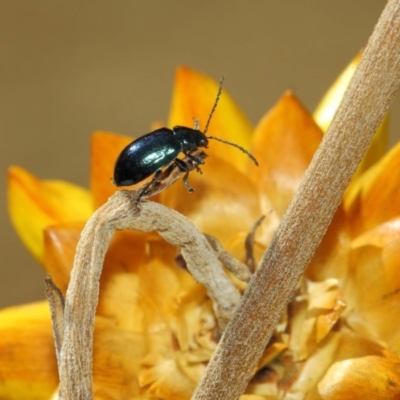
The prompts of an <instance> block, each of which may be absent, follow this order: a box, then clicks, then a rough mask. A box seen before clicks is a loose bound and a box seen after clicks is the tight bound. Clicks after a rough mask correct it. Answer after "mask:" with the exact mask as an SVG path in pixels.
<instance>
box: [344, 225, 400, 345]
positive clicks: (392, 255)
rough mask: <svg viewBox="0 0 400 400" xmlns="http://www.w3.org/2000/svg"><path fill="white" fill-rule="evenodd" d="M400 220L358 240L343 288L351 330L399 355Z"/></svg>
mask: <svg viewBox="0 0 400 400" xmlns="http://www.w3.org/2000/svg"><path fill="white" fill-rule="evenodd" d="M399 243H400V219H397V220H394V221H390V222H388V223H386V224H382V225H380V226H378V227H376V228H375V229H373V230H370V231H368V232H366V233H365V234H364V235H362V236H360V237H358V238H357V239H356V240H355V241H354V243H353V246H352V252H351V257H350V263H349V270H348V277H347V279H346V281H345V287H344V289H343V292H344V296H345V301H346V302H347V303H348V311H349V315H347V322H348V324H349V325H350V326H351V327H352V328H353V330H355V331H358V332H362V333H365V334H369V335H370V336H372V337H377V338H379V339H380V340H384V341H385V342H386V343H387V344H388V345H389V347H390V348H391V349H392V350H393V351H396V352H400V332H399V329H398V325H397V323H395V322H394V321H398V320H399V319H400V309H399V302H400V292H399V288H400V274H399V259H400V246H399Z"/></svg>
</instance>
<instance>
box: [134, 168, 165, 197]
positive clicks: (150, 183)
mask: <svg viewBox="0 0 400 400" xmlns="http://www.w3.org/2000/svg"><path fill="white" fill-rule="evenodd" d="M161 173H162V171H161V169H159V170H157V171H156V172H155V174H154V176H153V179H152V180H151V181H150V182H149V183H147V184H146V185H144V186H143V189H142V190H141V191H140V193H139V195H138V197H137V198H136V200H135V202H136V203H140V200H141V199H142V197H143V196H144V195H145V194H146V192H147V190H148V189H149V188H150V186H151V185H152V184H153V183H154V182H155V181H157V180H158V178H159V176H160V175H161Z"/></svg>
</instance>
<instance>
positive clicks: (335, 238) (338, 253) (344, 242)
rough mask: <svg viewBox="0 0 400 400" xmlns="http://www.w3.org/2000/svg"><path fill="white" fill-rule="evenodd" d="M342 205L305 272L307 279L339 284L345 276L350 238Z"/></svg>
mask: <svg viewBox="0 0 400 400" xmlns="http://www.w3.org/2000/svg"><path fill="white" fill-rule="evenodd" d="M348 225H349V224H348V221H347V216H346V214H345V212H344V210H343V205H342V204H340V206H339V207H338V209H337V211H336V213H335V215H334V217H333V219H332V222H331V224H330V225H329V228H328V230H327V232H326V233H325V235H324V237H323V238H322V241H321V243H320V245H319V246H318V248H317V251H316V252H315V254H314V256H313V258H312V259H311V262H310V264H309V266H308V267H307V270H306V276H307V278H309V279H311V280H314V281H323V280H325V279H328V278H336V279H338V280H339V281H340V282H341V281H342V280H343V279H344V278H345V277H346V275H347V268H348V265H347V263H348V258H349V253H350V248H351V236H350V232H349V231H350V229H349V226H348Z"/></svg>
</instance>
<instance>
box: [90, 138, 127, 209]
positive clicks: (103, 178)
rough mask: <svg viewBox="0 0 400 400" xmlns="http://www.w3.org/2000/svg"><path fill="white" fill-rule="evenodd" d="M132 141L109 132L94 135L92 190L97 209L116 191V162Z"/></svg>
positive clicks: (92, 146)
mask: <svg viewBox="0 0 400 400" xmlns="http://www.w3.org/2000/svg"><path fill="white" fill-rule="evenodd" d="M132 140H133V139H132V138H130V137H128V136H122V135H117V134H115V133H109V132H95V133H94V134H93V135H92V143H91V153H92V154H91V157H90V160H91V161H90V163H91V166H90V190H91V192H92V196H93V201H94V207H95V208H98V207H100V206H101V205H102V204H104V203H105V202H106V201H107V199H108V198H109V197H110V196H111V195H112V194H113V193H114V192H115V191H116V187H115V185H114V184H113V182H112V179H113V176H114V165H115V161H116V160H117V157H118V156H119V153H120V152H121V151H122V149H123V148H124V147H125V146H127V145H128V144H129V143H130V142H132Z"/></svg>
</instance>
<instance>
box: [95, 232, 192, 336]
mask: <svg viewBox="0 0 400 400" xmlns="http://www.w3.org/2000/svg"><path fill="white" fill-rule="evenodd" d="M175 255H176V249H175V248H173V247H171V246H169V245H168V244H166V243H165V242H164V241H163V240H160V239H159V238H158V237H156V236H153V237H152V236H149V234H144V233H140V232H127V231H123V232H117V233H116V235H115V237H114V240H113V241H112V243H111V246H110V248H109V250H108V252H107V255H106V259H105V262H104V269H103V273H102V277H101V282H100V287H101V289H102V290H101V293H100V299H99V305H98V308H97V314H99V315H102V316H105V317H108V318H112V319H113V320H114V321H115V323H116V324H117V326H118V327H120V328H123V329H126V330H128V331H130V332H136V333H142V332H143V331H145V330H150V331H152V332H157V331H159V330H163V329H165V328H166V327H167V326H168V323H169V320H170V319H171V318H172V317H174V316H175V314H176V304H177V301H178V299H179V297H180V296H182V295H184V294H185V293H186V292H187V291H190V290H191V289H192V287H193V286H194V285H196V284H195V282H194V281H193V278H192V277H191V275H190V274H189V273H188V272H187V271H185V270H182V269H180V268H178V266H176V265H175V262H174V258H175Z"/></svg>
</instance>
